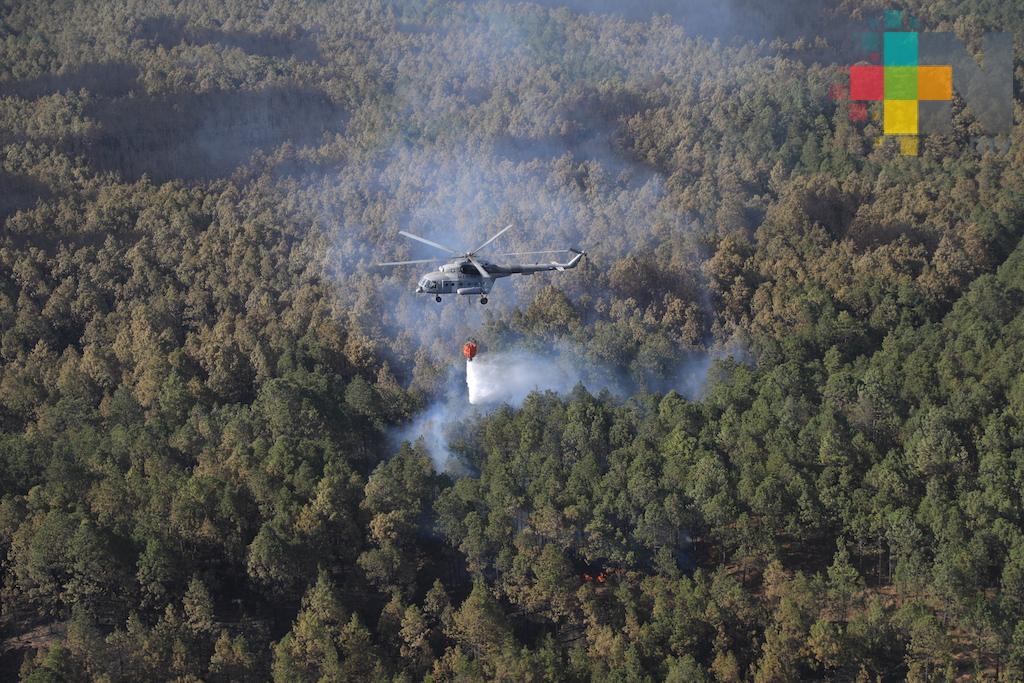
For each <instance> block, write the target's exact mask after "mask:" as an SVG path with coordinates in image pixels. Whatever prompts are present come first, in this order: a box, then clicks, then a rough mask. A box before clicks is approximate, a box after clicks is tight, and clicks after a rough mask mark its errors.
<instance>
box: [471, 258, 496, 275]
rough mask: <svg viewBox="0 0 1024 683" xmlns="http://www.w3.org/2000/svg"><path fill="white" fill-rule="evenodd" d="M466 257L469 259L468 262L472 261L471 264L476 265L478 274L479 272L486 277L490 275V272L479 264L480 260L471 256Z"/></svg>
mask: <svg viewBox="0 0 1024 683" xmlns="http://www.w3.org/2000/svg"><path fill="white" fill-rule="evenodd" d="M467 258H468V259H469V262H470V263H472V264H473V265H474V266H476V269H477V270H479V271H480V274H481V275H483V276H484V277H486V278H489V277H491V274H490V273H488V272H487V271H486V270H484V267H483V266H482V265H480V262H479V261H477V260H476V259H475V258H473V257H472V256H469V257H467Z"/></svg>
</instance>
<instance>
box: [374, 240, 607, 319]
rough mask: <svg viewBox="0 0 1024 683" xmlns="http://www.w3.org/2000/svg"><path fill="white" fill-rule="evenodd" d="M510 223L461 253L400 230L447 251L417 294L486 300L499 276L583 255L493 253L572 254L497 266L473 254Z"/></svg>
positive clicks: (561, 266)
mask: <svg viewBox="0 0 1024 683" xmlns="http://www.w3.org/2000/svg"><path fill="white" fill-rule="evenodd" d="M511 228H512V225H511V224H509V225H506V226H505V227H504V228H502V229H501V230H500V231H499V232H498V233H497V234H495V235H494V236H493V237H491V238H490V239H489V240H487V241H486V242H484V243H483V244H481V245H480V246H479V247H477V248H476V249H474V250H473V251H468V252H466V253H464V254H460V253H459V252H457V251H456V250H454V249H451V248H449V247H446V246H444V245H443V244H438V243H437V242H432V241H430V240H428V239H426V238H424V237H420V236H419V235H414V234H412V233H411V232H406V231H405V230H400V231H399V232H398V234H399V235H403V236H405V237H408V238H409V239H412V240H416V241H417V242H422V243H423V244H427V245H430V246H432V247H434V248H435V249H440V250H441V251H446V252H448V253H449V254H451V256H450V257H448V258H449V259H450V260H449V261H448V262H447V263H445V264H444V265H442V266H441V267H440V268H438V269H437V270H436V271H433V272H430V273H427V274H426V275H424V276H423V277H421V278H420V280H419V282H418V283H417V285H416V293H417V294H433V295H434V300H435V301H437V302H438V303H440V302H441V296H442V295H443V294H461V295H463V296H475V295H479V296H480V303H482V304H486V303H487V295H488V293H490V291H491V287H493V286H494V281H495V280H497V279H498V278H500V277H508V276H509V275H533V274H534V273H539V272H542V271H547V270H558V271H562V270H566V269H568V268H575V267H576V266H577V265H578V264H579V262H580V260H581V259H582V258H583V257H584V256H586V255H587V253H586V252H585V251H580V250H578V249H549V250H546V251H520V252H513V253H506V254H495V256H526V255H531V254H562V253H571V254H573V257H572V258H571V259H569V260H568V261H567V262H566V263H558V262H557V261H552V262H551V263H531V264H508V265H499V264H497V263H493V262H491V261H488V260H484V259H478V258H477V254H478V253H479V252H480V251H481V250H482V249H483V248H484V247H486V246H487V245H489V244H490V243H491V242H493V241H494V240H496V239H498V238H499V237H501V236H502V235H503V234H505V232H507V231H508V230H510V229H511ZM443 260H445V259H444V258H430V259H415V260H413V261H390V262H388V263H378V264H377V265H378V266H404V265H409V264H413V263H436V262H437V261H443Z"/></svg>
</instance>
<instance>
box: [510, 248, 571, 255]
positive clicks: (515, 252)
mask: <svg viewBox="0 0 1024 683" xmlns="http://www.w3.org/2000/svg"><path fill="white" fill-rule="evenodd" d="M567 251H570V250H569V249H548V250H546V251H510V252H507V253H504V254H495V256H532V255H534V254H564V253H565V252H567Z"/></svg>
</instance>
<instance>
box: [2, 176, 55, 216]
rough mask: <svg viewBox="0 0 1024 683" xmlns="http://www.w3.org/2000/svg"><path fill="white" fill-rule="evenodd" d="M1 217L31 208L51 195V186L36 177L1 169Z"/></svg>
mask: <svg viewBox="0 0 1024 683" xmlns="http://www.w3.org/2000/svg"><path fill="white" fill-rule="evenodd" d="M0 188H3V191H0V219H2V218H5V217H7V216H9V215H11V214H12V213H14V212H15V211H21V210H22V209H31V208H32V207H33V206H35V205H36V202H37V201H38V200H40V199H46V198H49V197H50V196H51V194H52V193H51V191H50V188H49V187H47V186H46V185H45V184H43V183H41V182H39V181H38V180H36V179H35V178H30V177H28V176H24V175H15V174H12V173H8V172H7V171H4V170H3V169H0Z"/></svg>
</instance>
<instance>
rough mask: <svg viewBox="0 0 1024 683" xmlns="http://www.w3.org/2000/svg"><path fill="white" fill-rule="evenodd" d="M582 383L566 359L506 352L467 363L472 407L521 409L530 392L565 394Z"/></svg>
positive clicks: (579, 376)
mask: <svg viewBox="0 0 1024 683" xmlns="http://www.w3.org/2000/svg"><path fill="white" fill-rule="evenodd" d="M581 381H582V377H581V374H580V371H579V370H578V369H577V368H575V367H573V365H572V363H571V362H569V361H568V360H567V359H565V358H546V357H543V356H537V355H534V354H529V353H525V352H522V351H507V352H499V353H491V354H486V355H482V356H478V357H477V358H476V360H473V361H467V362H466V386H467V387H468V389H469V402H470V403H472V404H473V405H487V404H494V403H508V404H511V405H518V404H520V403H522V402H523V400H524V399H525V398H526V397H527V395H529V393H530V392H531V391H555V392H558V393H560V394H564V393H567V392H568V391H569V390H570V389H572V388H573V387H574V386H576V385H577V384H579V383H580V382H581Z"/></svg>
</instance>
